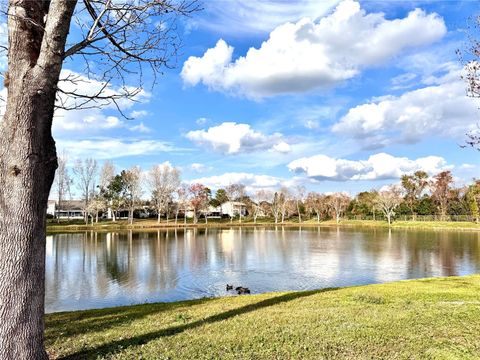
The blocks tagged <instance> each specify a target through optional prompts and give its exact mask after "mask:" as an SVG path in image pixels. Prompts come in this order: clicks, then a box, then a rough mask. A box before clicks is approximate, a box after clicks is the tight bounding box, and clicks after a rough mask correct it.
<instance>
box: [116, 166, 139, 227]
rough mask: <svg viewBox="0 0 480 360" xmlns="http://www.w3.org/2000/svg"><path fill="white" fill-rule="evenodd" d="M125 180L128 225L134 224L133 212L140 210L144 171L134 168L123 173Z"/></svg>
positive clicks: (137, 167)
mask: <svg viewBox="0 0 480 360" xmlns="http://www.w3.org/2000/svg"><path fill="white" fill-rule="evenodd" d="M121 176H122V180H123V197H124V201H125V206H126V207H127V209H128V223H129V224H133V212H134V211H135V210H136V209H137V208H138V204H139V201H140V196H141V195H142V170H141V169H140V167H139V166H134V167H132V168H131V169H129V170H123V171H122V173H121Z"/></svg>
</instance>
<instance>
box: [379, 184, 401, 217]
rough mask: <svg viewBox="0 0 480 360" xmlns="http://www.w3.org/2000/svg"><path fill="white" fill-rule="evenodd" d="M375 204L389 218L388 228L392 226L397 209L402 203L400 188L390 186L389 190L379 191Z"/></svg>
mask: <svg viewBox="0 0 480 360" xmlns="http://www.w3.org/2000/svg"><path fill="white" fill-rule="evenodd" d="M375 202H376V204H377V206H378V207H379V209H380V210H381V211H382V212H383V215H385V217H386V218H387V221H388V226H390V225H391V224H392V217H393V216H395V209H396V208H397V207H398V206H399V205H400V203H401V202H402V192H401V190H400V187H398V186H390V188H389V189H387V190H382V191H379V192H378V195H377V196H376V200H375Z"/></svg>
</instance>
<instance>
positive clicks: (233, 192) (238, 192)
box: [225, 184, 245, 222]
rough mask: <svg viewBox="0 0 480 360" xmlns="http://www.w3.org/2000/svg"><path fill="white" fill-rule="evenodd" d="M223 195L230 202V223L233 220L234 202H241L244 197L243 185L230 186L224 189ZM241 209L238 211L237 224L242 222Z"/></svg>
mask: <svg viewBox="0 0 480 360" xmlns="http://www.w3.org/2000/svg"><path fill="white" fill-rule="evenodd" d="M225 194H226V195H227V197H228V200H229V201H230V205H231V206H232V211H231V214H230V222H231V221H232V220H233V216H234V214H235V206H234V202H236V201H240V200H242V198H243V197H244V196H245V185H243V184H230V185H228V186H227V187H226V188H225ZM242 215H243V214H242V208H241V207H240V209H239V210H238V216H239V218H238V222H242Z"/></svg>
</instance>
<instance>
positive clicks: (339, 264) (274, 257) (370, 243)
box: [46, 227, 480, 312]
mask: <svg viewBox="0 0 480 360" xmlns="http://www.w3.org/2000/svg"><path fill="white" fill-rule="evenodd" d="M478 272H480V232H458V231H457V232H450V231H441V232H440V231H424V230H421V231H418V230H416V231H412V230H400V229H393V230H391V231H389V230H388V229H363V228H362V229H359V228H331V227H330V228H326V227H302V228H298V227H297V228H293V227H285V228H283V227H277V228H270V227H256V228H238V227H237V228H235V227H232V228H222V229H213V228H211V229H181V230H168V231H167V230H160V231H153V232H151V231H149V232H145V231H141V232H136V231H126V232H111V233H105V232H103V233H102V232H82V233H68V234H56V235H49V236H48V237H47V257H46V311H47V312H55V311H64V310H79V309H89V308H101V307H108V306H117V305H130V304H136V303H145V302H157V301H175V300H184V299H194V298H201V297H212V296H225V295H229V294H232V292H231V291H230V292H227V291H226V290H225V285H226V284H227V283H228V284H233V285H235V286H246V287H249V288H250V289H251V291H252V293H261V292H268V291H282V290H307V289H319V288H325V287H338V286H350V285H360V284H371V283H381V282H387V281H395V280H401V279H412V278H422V277H430V276H450V275H464V274H472V273H478Z"/></svg>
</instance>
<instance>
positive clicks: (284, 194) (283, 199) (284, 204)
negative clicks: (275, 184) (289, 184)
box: [277, 187, 291, 223]
mask: <svg viewBox="0 0 480 360" xmlns="http://www.w3.org/2000/svg"><path fill="white" fill-rule="evenodd" d="M290 196H291V194H290V191H288V189H287V188H286V187H282V188H280V191H279V192H278V197H277V202H278V210H279V212H280V214H281V215H282V223H284V222H285V217H286V216H287V213H288V210H289V206H288V205H289V200H290Z"/></svg>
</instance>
